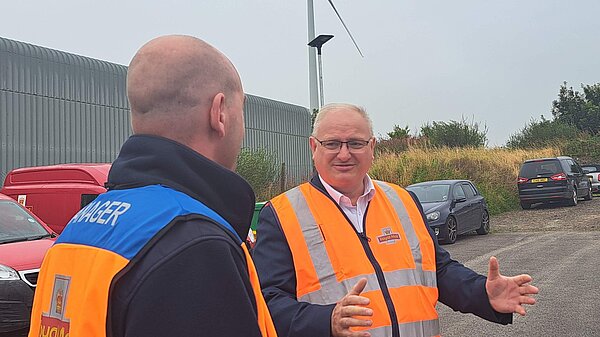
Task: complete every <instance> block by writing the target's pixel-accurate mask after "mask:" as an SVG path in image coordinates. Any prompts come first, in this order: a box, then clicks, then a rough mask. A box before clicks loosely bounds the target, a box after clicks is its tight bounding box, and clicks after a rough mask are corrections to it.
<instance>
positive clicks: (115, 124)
mask: <svg viewBox="0 0 600 337" xmlns="http://www.w3.org/2000/svg"><path fill="white" fill-rule="evenodd" d="M126 76H127V67H125V66H122V65H117V64H113V63H109V62H104V61H100V60H96V59H92V58H87V57H83V56H78V55H73V54H69V53H65V52H61V51H57V50H53V49H49V48H44V47H39V46H34V45H31V44H27V43H23V42H17V41H13V40H9V39H5V38H1V37H0V179H1V180H0V184H2V183H3V182H4V178H5V176H6V174H7V173H8V172H9V171H10V170H12V169H13V168H17V167H27V166H39V165H52V164H61V163H72V162H79V163H81V162H112V161H113V160H114V159H115V158H116V157H117V155H118V152H119V149H120V147H121V145H122V143H123V142H124V141H125V140H126V139H127V137H129V135H130V134H131V129H130V117H129V102H128V100H127V96H126ZM244 108H245V120H246V136H245V139H244V146H246V147H250V148H263V149H266V150H267V151H270V152H272V153H274V154H275V155H276V157H277V159H278V161H279V163H285V165H286V171H287V180H288V182H293V183H299V182H300V181H302V180H305V179H306V178H307V177H308V176H309V175H310V172H311V169H312V162H311V156H310V149H309V147H308V136H309V135H310V131H311V130H310V128H311V123H310V114H309V113H308V110H307V109H306V108H303V107H300V106H297V105H292V104H287V103H283V102H278V101H274V100H270V99H266V98H262V97H257V96H253V95H246V103H245V106H244Z"/></svg>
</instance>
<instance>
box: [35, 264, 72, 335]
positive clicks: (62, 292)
mask: <svg viewBox="0 0 600 337" xmlns="http://www.w3.org/2000/svg"><path fill="white" fill-rule="evenodd" d="M69 283H71V277H69V276H64V275H54V287H53V288H52V301H50V310H49V311H48V312H47V313H46V312H44V313H42V326H41V330H40V336H68V335H69V326H70V324H69V319H68V318H65V307H66V305H67V298H68V296H67V295H68V294H69Z"/></svg>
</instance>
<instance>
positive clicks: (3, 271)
mask: <svg viewBox="0 0 600 337" xmlns="http://www.w3.org/2000/svg"><path fill="white" fill-rule="evenodd" d="M19 279H20V277H19V273H17V271H16V270H14V269H12V268H11V267H9V266H5V265H3V264H0V281H12V280H19Z"/></svg>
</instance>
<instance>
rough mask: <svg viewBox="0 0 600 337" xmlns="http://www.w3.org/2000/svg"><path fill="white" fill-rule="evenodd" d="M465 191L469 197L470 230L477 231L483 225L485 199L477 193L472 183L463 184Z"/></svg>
mask: <svg viewBox="0 0 600 337" xmlns="http://www.w3.org/2000/svg"><path fill="white" fill-rule="evenodd" d="M461 187H462V189H463V191H464V192H465V195H466V197H467V204H468V205H469V206H468V213H469V216H468V218H469V227H468V228H469V230H475V229H477V228H479V227H480V225H481V223H480V222H481V217H482V216H483V197H482V196H481V195H479V193H477V190H476V189H475V187H474V186H473V185H472V184H471V183H470V182H464V183H462V184H461Z"/></svg>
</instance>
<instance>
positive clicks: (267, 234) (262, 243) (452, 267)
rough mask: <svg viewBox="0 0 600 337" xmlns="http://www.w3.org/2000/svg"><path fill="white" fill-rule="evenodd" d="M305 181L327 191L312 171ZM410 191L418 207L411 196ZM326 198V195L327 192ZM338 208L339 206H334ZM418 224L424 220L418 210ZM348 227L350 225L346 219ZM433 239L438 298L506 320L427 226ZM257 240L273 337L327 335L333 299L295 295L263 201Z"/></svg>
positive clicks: (285, 251) (481, 282) (278, 234)
mask: <svg viewBox="0 0 600 337" xmlns="http://www.w3.org/2000/svg"><path fill="white" fill-rule="evenodd" d="M311 184H312V185H313V186H314V187H315V188H317V189H318V190H320V191H321V192H323V193H324V194H325V195H327V196H329V194H328V193H327V191H326V190H325V188H324V187H323V184H321V181H320V179H319V178H318V176H315V177H313V179H312V180H311ZM411 196H412V197H413V199H414V200H415V203H416V204H417V206H418V207H419V210H420V212H421V215H423V209H422V208H421V204H420V203H419V202H418V200H417V198H416V196H415V195H414V194H413V193H412V192H411ZM329 198H331V197H329ZM340 212H342V214H343V211H342V210H341V209H340ZM423 221H424V223H427V220H426V219H425V217H424V215H423ZM348 226H352V224H351V223H350V221H348ZM428 230H429V234H430V235H431V237H432V238H433V241H434V244H435V258H436V268H437V285H438V291H439V301H440V302H442V303H444V304H446V305H448V306H449V307H450V308H452V309H454V310H456V311H461V312H464V313H473V314H475V315H477V316H480V317H482V318H485V319H487V320H490V321H493V322H497V323H501V324H509V323H512V315H511V314H501V313H498V312H496V311H494V310H493V309H492V307H491V305H490V303H489V300H488V296H487V293H486V290H485V282H486V277H485V276H483V275H479V274H477V273H475V272H474V271H472V270H471V269H469V268H467V267H465V266H463V265H462V264H460V263H458V262H456V261H455V260H452V259H451V258H450V254H449V253H448V252H447V251H446V250H445V249H443V248H441V247H440V246H439V244H438V242H437V238H436V236H435V234H434V233H433V232H432V231H431V229H430V228H428ZM257 231H258V232H257V239H258V240H257V243H256V246H255V247H254V251H253V259H254V263H255V265H256V269H257V270H258V275H259V277H260V283H261V288H262V290H263V295H264V297H265V300H266V301H267V305H268V306H269V311H270V312H271V317H272V318H273V322H274V323H275V328H276V329H277V335H278V336H279V337H303V336H312V337H329V336H330V335H331V313H332V311H333V308H334V307H335V303H334V304H330V305H316V304H309V303H306V302H298V301H297V300H296V273H295V270H294V263H293V260H292V253H291V251H290V248H289V245H288V243H287V240H286V238H285V236H284V234H283V230H282V229H281V224H280V223H279V219H278V218H277V215H276V214H275V212H274V210H273V207H272V206H271V205H270V204H267V205H266V206H265V207H264V208H263V210H262V211H261V213H260V217H259V221H258V227H257Z"/></svg>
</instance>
